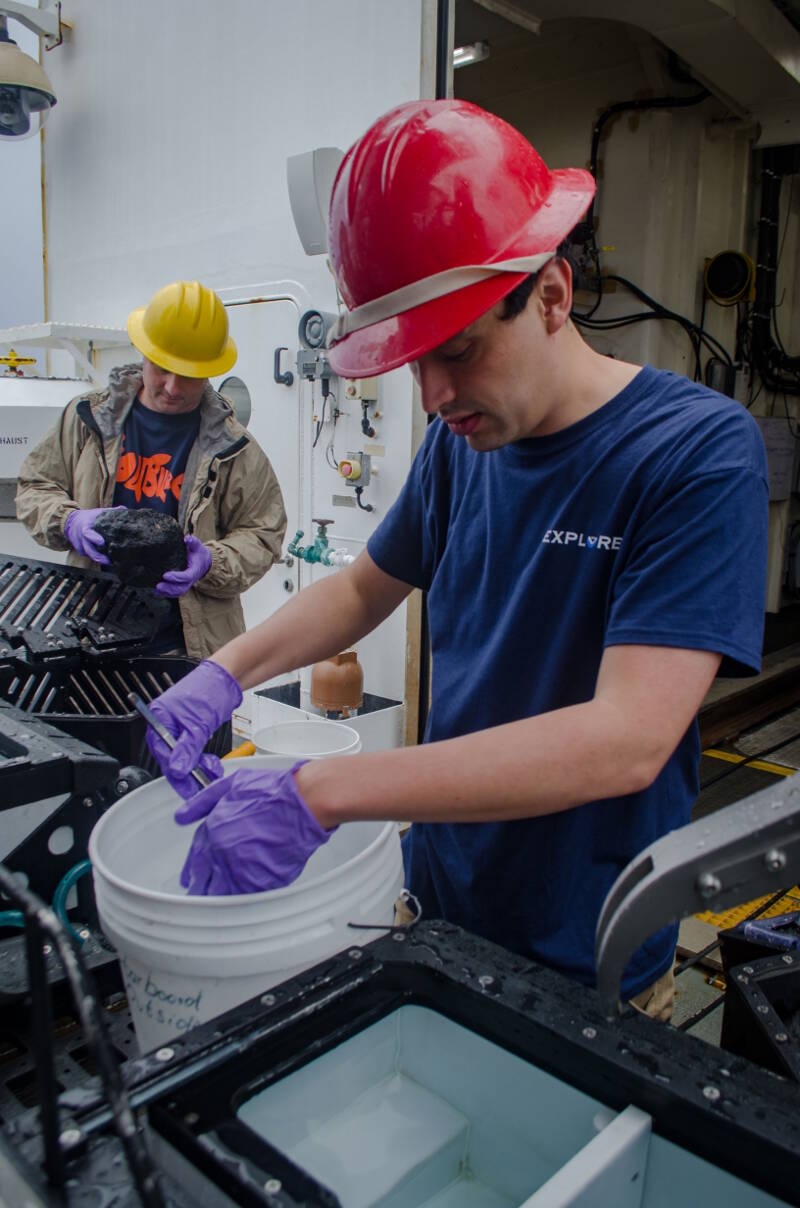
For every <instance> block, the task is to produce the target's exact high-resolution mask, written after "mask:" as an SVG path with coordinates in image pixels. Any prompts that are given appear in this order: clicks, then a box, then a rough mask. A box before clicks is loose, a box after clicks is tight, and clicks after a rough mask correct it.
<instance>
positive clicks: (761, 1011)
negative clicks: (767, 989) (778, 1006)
mask: <svg viewBox="0 0 800 1208" xmlns="http://www.w3.org/2000/svg"><path fill="white" fill-rule="evenodd" d="M756 1010H757V1011H758V1013H759V1015H767V1014H768V1013H769V1007H765V1006H764V1004H763V1003H761V1004H760V1006H758V1007H756Z"/></svg>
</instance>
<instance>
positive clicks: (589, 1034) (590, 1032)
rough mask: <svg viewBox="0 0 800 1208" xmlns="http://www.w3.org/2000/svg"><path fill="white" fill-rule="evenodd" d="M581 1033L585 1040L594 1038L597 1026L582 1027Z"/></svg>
mask: <svg viewBox="0 0 800 1208" xmlns="http://www.w3.org/2000/svg"><path fill="white" fill-rule="evenodd" d="M581 1035H583V1036H585V1037H586V1039H587V1040H594V1038H595V1036H596V1035H597V1028H584V1029H583V1032H582V1033H581Z"/></svg>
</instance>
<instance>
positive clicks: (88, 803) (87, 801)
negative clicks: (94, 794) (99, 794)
mask: <svg viewBox="0 0 800 1208" xmlns="http://www.w3.org/2000/svg"><path fill="white" fill-rule="evenodd" d="M83 804H84V807H85V808H86V809H87V810H90V809H91V808H92V806H93V805H94V801H93V799H92V798H91V797H84V799H83Z"/></svg>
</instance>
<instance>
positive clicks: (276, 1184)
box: [264, 1179, 282, 1195]
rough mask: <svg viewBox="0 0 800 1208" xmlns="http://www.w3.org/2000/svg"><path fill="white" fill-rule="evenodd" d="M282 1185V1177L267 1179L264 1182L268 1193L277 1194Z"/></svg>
mask: <svg viewBox="0 0 800 1208" xmlns="http://www.w3.org/2000/svg"><path fill="white" fill-rule="evenodd" d="M281 1186H282V1184H281V1181H280V1179H267V1181H266V1183H265V1184H264V1190H265V1191H266V1192H267V1194H268V1195H277V1194H278V1192H279V1191H280V1189H281Z"/></svg>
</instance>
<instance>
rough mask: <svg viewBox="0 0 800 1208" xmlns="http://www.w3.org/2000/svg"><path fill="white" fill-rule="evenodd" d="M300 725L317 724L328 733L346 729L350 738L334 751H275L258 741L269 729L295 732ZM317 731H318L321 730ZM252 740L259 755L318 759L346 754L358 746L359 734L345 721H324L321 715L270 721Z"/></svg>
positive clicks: (313, 725)
mask: <svg viewBox="0 0 800 1208" xmlns="http://www.w3.org/2000/svg"><path fill="white" fill-rule="evenodd" d="M300 726H303V727H306V728H309V727H313V728H315V729H316V728H317V727H318V726H324V727H325V729H326V730H327V732H328V733H330V732H331V731H332V730H334V731H339V733H342V732H343V731H346V732H347V734H348V736H349V738H350V742H349V745H348V746H346V747H341V748H337V749H336V750H335V751H330V750H328V751H318V752H311V751H276V750H275V748H274V747H269V746H262V745H261V743H260V742H259V738H260V737H261V735H263V734H268V733H270V732H271V731H276V730H277V731H281V730H282V731H284V732H288V731H290V730H292V729H294V730H295V733H296V732H297V728H299V727H300ZM317 732H318V733H320V732H321V731H317ZM342 736H343V735H342ZM252 742H253V746H254V747H255V748H256V750H257V751H258V752H259V754H261V755H280V756H282V757H284V758H286V759H319V758H325V757H327V756H332V755H347V754H348V753H349V752H350V750H351V748H352V747H360V745H361V735H360V734H359V732H358V730H356V729H355V728H354V727H353V726H348V725H347V723H346V722H343V721H326V720H325V718H323V717H307V718H297V719H292V720H291V721H275V722H271V723H270V725H268V726H262V727H261V728H260V729H259V730H256V732H255V733H254V735H253V738H252Z"/></svg>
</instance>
